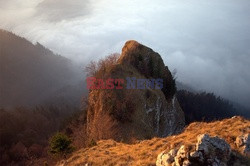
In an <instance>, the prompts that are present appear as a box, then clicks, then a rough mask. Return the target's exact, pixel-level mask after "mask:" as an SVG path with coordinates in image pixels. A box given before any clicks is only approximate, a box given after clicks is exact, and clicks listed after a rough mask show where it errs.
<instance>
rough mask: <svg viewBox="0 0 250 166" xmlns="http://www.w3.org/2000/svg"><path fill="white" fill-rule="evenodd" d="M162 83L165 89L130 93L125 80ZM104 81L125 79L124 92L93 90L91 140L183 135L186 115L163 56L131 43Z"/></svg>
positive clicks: (127, 139)
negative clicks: (160, 81) (180, 133)
mask: <svg viewBox="0 0 250 166" xmlns="http://www.w3.org/2000/svg"><path fill="white" fill-rule="evenodd" d="M127 77H130V78H137V79H158V78H161V79H162V80H163V88H162V89H154V88H153V89H152V88H145V89H127V88H126V86H127V84H126V78H127ZM101 78H102V79H108V78H114V79H115V78H119V79H124V80H125V83H124V86H123V89H115V88H114V89H102V90H91V91H90V93H89V99H88V103H89V106H88V110H87V134H88V138H89V139H94V140H99V139H109V138H113V139H115V140H123V141H126V142H130V141H131V140H133V139H148V138H151V137H154V136H160V137H163V136H167V135H172V134H174V133H178V132H180V131H181V130H182V129H183V127H184V124H185V120H184V113H183V111H182V110H181V108H180V106H179V103H178V101H177V99H176V98H175V91H176V89H175V81H174V80H173V77H172V75H171V72H170V71H169V70H168V68H167V67H166V66H165V65H164V63H163V60H162V58H161V56H160V55H159V54H158V53H156V52H154V51H153V50H152V49H150V48H148V47H146V46H144V45H142V44H140V43H138V42H136V41H128V42H126V44H125V46H124V47H123V49H122V54H121V56H120V57H119V59H118V61H117V63H116V64H115V65H112V66H107V67H106V70H105V73H102V74H101Z"/></svg>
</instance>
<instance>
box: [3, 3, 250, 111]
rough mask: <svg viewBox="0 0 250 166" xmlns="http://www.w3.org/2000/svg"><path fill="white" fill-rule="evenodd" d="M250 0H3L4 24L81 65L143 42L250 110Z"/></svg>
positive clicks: (185, 74) (182, 72) (187, 77)
mask: <svg viewBox="0 0 250 166" xmlns="http://www.w3.org/2000/svg"><path fill="white" fill-rule="evenodd" d="M249 20H250V1H248V0H237V1H236V0H220V1H218V0H204V1H198V0H155V1H152V0H137V1H135V0H127V1H117V0H98V1H94V0H85V1H80V0H74V1H70V0H34V1H32V2H30V1H28V0H9V1H8V2H7V3H6V1H3V0H0V22H1V24H0V28H3V29H6V30H10V31H14V32H15V33H17V34H19V35H21V36H24V37H26V38H28V39H29V40H31V41H33V42H36V41H39V42H40V43H42V44H44V45H45V46H47V47H48V48H51V49H52V50H54V51H55V52H58V53H60V54H62V55H64V56H67V57H68V58H72V59H74V60H77V61H78V62H81V63H83V64H84V63H87V62H88V61H89V60H92V59H97V58H100V57H103V56H105V55H107V54H109V53H112V52H120V50H121V47H122V45H123V44H124V42H125V41H126V40H129V39H135V40H137V41H139V42H141V43H143V44H145V45H147V46H149V47H151V48H153V49H154V50H155V51H157V52H159V53H160V54H161V55H162V57H163V59H164V61H165V63H166V64H167V65H168V66H169V67H170V69H172V70H173V69H177V71H178V75H177V76H178V79H179V80H180V81H182V82H184V83H187V84H191V85H193V86H194V87H195V88H199V89H204V90H208V91H213V92H215V93H216V94H218V95H221V96H224V97H227V98H229V99H231V100H234V101H237V102H239V103H241V104H244V105H245V106H249V107H250V103H249V98H250V88H249V84H250V74H249V71H250V66H249V64H250V46H249V43H250V31H249V29H250V21H249Z"/></svg>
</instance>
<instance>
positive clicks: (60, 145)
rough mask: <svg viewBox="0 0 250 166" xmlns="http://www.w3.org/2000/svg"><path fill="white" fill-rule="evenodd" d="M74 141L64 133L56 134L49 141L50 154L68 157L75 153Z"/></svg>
mask: <svg viewBox="0 0 250 166" xmlns="http://www.w3.org/2000/svg"><path fill="white" fill-rule="evenodd" d="M71 143H72V141H71V140H70V139H69V137H68V136H67V135H65V134H63V133H60V132H58V133H56V134H55V135H53V136H52V137H51V138H50V140H49V146H50V151H49V152H50V153H52V154H59V155H66V154H68V153H71V152H72V151H73V149H74V148H73V147H72V146H71Z"/></svg>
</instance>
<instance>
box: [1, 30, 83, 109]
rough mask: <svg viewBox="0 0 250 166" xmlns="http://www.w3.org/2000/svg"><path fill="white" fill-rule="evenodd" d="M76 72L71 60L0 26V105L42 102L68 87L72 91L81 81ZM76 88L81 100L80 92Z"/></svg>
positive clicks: (8, 105)
mask: <svg viewBox="0 0 250 166" xmlns="http://www.w3.org/2000/svg"><path fill="white" fill-rule="evenodd" d="M77 72H78V70H77V68H74V67H73V64H72V62H71V61H70V60H68V59H66V58H64V57H62V56H59V55H55V54H54V53H53V52H51V51H50V50H48V49H46V48H45V47H43V46H42V45H41V44H39V43H37V44H36V45H33V44H32V43H31V42H29V41H27V40H26V39H24V38H21V37H19V36H16V35H14V34H13V33H10V32H7V31H4V30H0V90H1V93H0V107H2V108H3V107H13V106H20V105H23V106H34V105H36V104H41V102H44V101H45V100H47V101H48V100H51V99H50V98H51V97H53V98H54V97H58V96H60V91H65V87H66V88H67V87H68V88H67V89H70V88H71V90H70V91H71V93H72V91H74V88H73V87H72V85H74V84H76V80H77V81H79V78H76V76H77V77H79V73H77ZM62 88H64V89H62ZM61 89H62V90H61ZM68 91H69V90H68ZM74 92H77V93H78V94H77V93H76V94H74V95H75V96H76V98H78V100H79V99H80V95H81V93H79V90H75V91H74ZM68 94H69V95H71V94H70V93H68ZM71 96H72V95H71ZM72 100H73V98H72ZM78 102H79V101H78Z"/></svg>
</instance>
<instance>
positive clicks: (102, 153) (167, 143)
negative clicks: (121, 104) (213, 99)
mask: <svg viewBox="0 0 250 166" xmlns="http://www.w3.org/2000/svg"><path fill="white" fill-rule="evenodd" d="M203 133H208V134H210V135H211V136H216V135H217V136H219V137H221V138H224V139H225V140H226V141H227V142H228V143H229V144H230V145H231V148H232V149H233V150H235V151H238V149H237V147H236V146H235V144H234V141H235V139H236V137H237V136H239V135H242V134H243V133H250V121H249V120H246V119H243V118H241V117H234V118H230V119H224V120H222V121H215V122H211V123H204V122H195V123H191V124H190V125H189V126H188V127H187V128H186V129H185V131H184V132H183V133H181V134H179V135H175V136H170V137H166V138H153V139H151V140H145V141H140V142H137V143H135V144H131V145H129V144H123V143H118V142H115V141H113V140H102V141H99V142H98V144H97V146H94V147H91V148H86V149H81V150H79V151H77V152H75V153H74V154H73V155H72V157H70V158H69V159H68V160H67V161H66V162H65V161H62V163H65V165H78V164H80V165H82V164H85V163H89V164H91V165H155V161H156V158H157V155H158V154H159V153H160V152H162V151H163V150H170V149H172V148H173V147H179V146H180V145H183V144H185V145H188V144H194V143H196V137H197V136H198V135H199V134H203ZM58 164H59V163H58Z"/></svg>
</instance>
